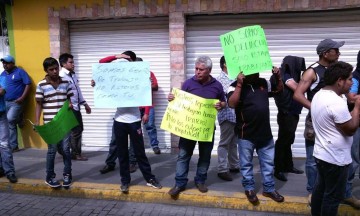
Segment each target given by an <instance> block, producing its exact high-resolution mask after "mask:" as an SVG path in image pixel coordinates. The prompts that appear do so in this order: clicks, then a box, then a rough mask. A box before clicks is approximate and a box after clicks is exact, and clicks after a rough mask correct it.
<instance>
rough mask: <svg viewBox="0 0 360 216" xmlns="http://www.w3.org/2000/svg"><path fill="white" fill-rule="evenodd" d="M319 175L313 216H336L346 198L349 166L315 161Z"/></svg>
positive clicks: (312, 199)
mask: <svg viewBox="0 0 360 216" xmlns="http://www.w3.org/2000/svg"><path fill="white" fill-rule="evenodd" d="M315 161H316V167H317V170H318V175H317V178H316V183H315V187H314V190H313V193H312V198H311V214H312V215H313V216H317V215H324V216H332V215H334V216H336V215H337V212H338V208H339V204H340V202H341V201H342V200H343V199H344V196H345V187H346V181H347V177H348V169H349V165H346V166H337V165H335V164H330V163H327V162H325V161H322V160H319V159H315Z"/></svg>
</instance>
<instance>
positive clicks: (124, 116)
mask: <svg viewBox="0 0 360 216" xmlns="http://www.w3.org/2000/svg"><path fill="white" fill-rule="evenodd" d="M114 119H115V121H117V122H122V123H134V122H138V121H141V118H140V110H139V107H118V108H117V110H116V113H115V117H114Z"/></svg>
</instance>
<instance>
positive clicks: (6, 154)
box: [0, 76, 17, 183]
mask: <svg viewBox="0 0 360 216" xmlns="http://www.w3.org/2000/svg"><path fill="white" fill-rule="evenodd" d="M6 90H7V87H6V82H5V78H4V77H1V76H0V177H2V176H5V175H6V177H7V178H8V179H9V181H10V182H11V183H16V182H17V178H16V176H15V169H14V161H13V156H12V151H11V149H10V145H9V126H8V121H7V118H6V107H5V101H4V94H5V92H6Z"/></svg>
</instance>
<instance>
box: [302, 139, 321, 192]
mask: <svg viewBox="0 0 360 216" xmlns="http://www.w3.org/2000/svg"><path fill="white" fill-rule="evenodd" d="M314 144H315V142H313V141H311V140H307V139H305V150H306V162H305V173H306V177H307V184H306V190H307V191H308V192H309V193H312V191H313V189H314V185H315V181H316V176H317V173H318V171H317V169H316V162H315V158H314V156H313V152H314Z"/></svg>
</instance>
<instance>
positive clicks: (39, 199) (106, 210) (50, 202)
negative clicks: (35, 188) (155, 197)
mask: <svg viewBox="0 0 360 216" xmlns="http://www.w3.org/2000/svg"><path fill="white" fill-rule="evenodd" d="M0 203H1V205H0V215H2V216H10V215H12V216H15V215H21V216H45V215H46V216H52V215H54V216H55V215H63V216H79V215H81V216H105V215H109V216H110V215H114V216H115V215H119V216H122V215H123V216H192V215H193V216H201V215H203V216H245V215H246V216H255V215H256V216H284V215H285V214H281V213H270V212H254V211H253V212H251V211H242V210H232V209H220V208H206V207H194V206H179V205H169V204H157V203H138V202H124V201H115V200H98V199H86V198H70V197H67V198H64V197H49V196H40V195H28V194H15V193H0Z"/></svg>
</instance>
